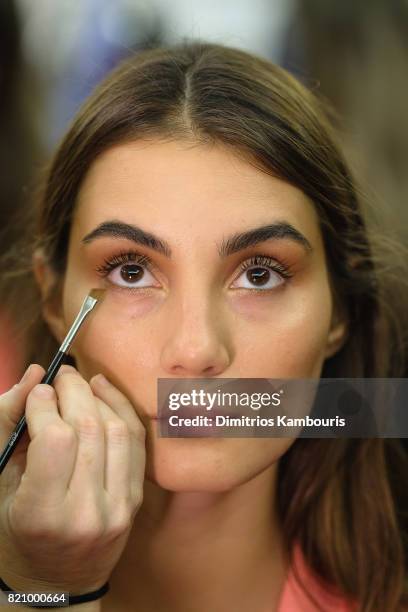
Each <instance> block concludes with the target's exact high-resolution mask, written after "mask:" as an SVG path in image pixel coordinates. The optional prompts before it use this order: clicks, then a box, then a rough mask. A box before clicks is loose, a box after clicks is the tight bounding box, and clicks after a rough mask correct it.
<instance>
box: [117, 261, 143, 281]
mask: <svg viewBox="0 0 408 612" xmlns="http://www.w3.org/2000/svg"><path fill="white" fill-rule="evenodd" d="M135 268H136V269H135ZM120 275H121V277H122V278H123V280H125V281H126V282H136V281H138V280H139V279H140V278H141V277H142V276H143V269H142V268H141V266H138V265H136V264H130V265H127V266H123V267H122V269H121V271H120Z"/></svg>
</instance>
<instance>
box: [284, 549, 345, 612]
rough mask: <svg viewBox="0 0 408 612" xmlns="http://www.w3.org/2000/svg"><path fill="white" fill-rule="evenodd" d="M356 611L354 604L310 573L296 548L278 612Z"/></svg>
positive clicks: (299, 550)
mask: <svg viewBox="0 0 408 612" xmlns="http://www.w3.org/2000/svg"><path fill="white" fill-rule="evenodd" d="M297 576H298V577H299V578H300V580H301V584H300V583H299V580H298V579H297ZM302 585H303V587H302ZM308 593H309V594H310V596H309V595H308ZM356 609H357V606H356V604H355V603H353V602H352V601H350V600H347V599H346V598H345V597H343V596H341V595H340V594H339V593H337V592H336V591H335V590H333V588H330V587H329V586H328V585H326V584H324V583H323V582H322V581H321V580H319V578H318V577H316V576H315V575H314V574H313V573H312V572H311V570H310V569H309V568H308V567H307V565H306V563H305V560H304V557H303V555H302V552H301V549H300V547H299V546H296V548H295V551H294V555H293V566H292V567H291V568H290V570H289V572H288V575H287V578H286V581H285V584H284V588H283V591H282V595H281V599H280V602H279V607H278V612H322V610H336V612H354V611H355V610H356Z"/></svg>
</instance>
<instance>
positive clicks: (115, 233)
mask: <svg viewBox="0 0 408 612" xmlns="http://www.w3.org/2000/svg"><path fill="white" fill-rule="evenodd" d="M103 237H110V238H117V239H123V238H125V239H127V240H131V241H132V242H135V243H136V244H138V245H141V246H145V247H148V248H150V249H153V250H154V251H157V252H158V253H160V254H162V255H164V256H165V257H169V258H170V257H171V253H172V251H171V248H170V246H169V244H168V243H167V242H166V241H165V240H162V239H160V238H159V237H158V236H155V235H154V234H152V233H150V232H147V231H145V230H143V229H142V228H140V227H138V226H137V225H133V224H130V223H124V222H123V221H119V220H117V219H111V220H109V221H105V222H103V223H101V224H100V225H98V226H97V227H96V228H95V229H93V230H92V231H91V232H90V233H89V234H87V235H86V236H84V238H82V240H81V242H82V243H83V244H85V245H87V244H90V243H91V242H93V241H94V240H96V239H98V238H103ZM284 239H286V240H291V241H293V242H296V243H298V244H300V245H301V246H302V247H303V248H304V250H305V251H306V253H310V252H311V251H313V247H312V245H311V244H310V242H309V241H308V239H307V238H306V236H304V235H303V234H302V233H301V232H300V231H299V230H297V229H296V228H295V227H293V225H291V224H290V223H289V222H287V221H285V220H278V221H275V222H274V223H270V224H269V225H262V226H260V227H256V228H254V229H250V230H247V231H245V232H238V233H236V234H233V235H232V236H229V238H227V239H225V238H224V239H223V240H222V242H221V244H220V245H219V246H218V254H219V256H220V257H222V258H225V257H228V256H229V255H232V254H233V253H237V252H238V251H241V250H244V249H246V248H248V247H250V246H254V245H256V244H259V243H261V242H265V241H266V240H284Z"/></svg>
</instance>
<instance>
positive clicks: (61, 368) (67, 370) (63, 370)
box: [58, 363, 76, 374]
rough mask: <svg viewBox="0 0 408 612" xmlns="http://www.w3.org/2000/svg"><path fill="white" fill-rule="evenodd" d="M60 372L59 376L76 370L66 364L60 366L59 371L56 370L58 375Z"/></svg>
mask: <svg viewBox="0 0 408 612" xmlns="http://www.w3.org/2000/svg"><path fill="white" fill-rule="evenodd" d="M60 372H61V374H64V373H65V372H76V369H75V368H74V367H73V366H71V365H68V364H67V363H64V365H62V366H61V367H60V369H59V370H58V374H59V373H60Z"/></svg>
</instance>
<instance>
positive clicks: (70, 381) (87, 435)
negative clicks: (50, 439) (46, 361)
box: [54, 365, 105, 492]
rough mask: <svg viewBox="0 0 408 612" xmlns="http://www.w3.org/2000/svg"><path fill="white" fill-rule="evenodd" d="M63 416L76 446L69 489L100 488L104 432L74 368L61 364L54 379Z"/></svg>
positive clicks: (88, 391) (88, 390)
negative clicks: (74, 435)
mask: <svg viewBox="0 0 408 612" xmlns="http://www.w3.org/2000/svg"><path fill="white" fill-rule="evenodd" d="M54 388H55V390H56V393H57V397H58V405H59V410H60V414H61V417H62V419H63V420H64V421H65V422H66V423H68V424H69V425H71V426H72V428H73V429H74V430H75V433H76V436H77V441H78V446H77V457H76V463H75V468H74V473H73V475H72V479H71V482H70V485H69V486H70V488H72V489H73V490H74V489H75V490H77V491H81V492H82V491H83V492H85V491H97V490H98V491H99V490H101V489H102V488H103V485H104V472H105V433H104V427H103V422H102V418H101V416H100V414H99V412H98V410H97V407H96V401H95V397H94V394H93V393H92V390H91V388H90V386H89V385H88V383H87V382H86V380H85V379H84V378H82V376H81V375H80V374H79V372H78V371H77V370H75V368H73V367H72V366H67V365H64V366H62V367H61V369H60V371H59V373H58V374H57V376H56V378H55V379H54Z"/></svg>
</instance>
